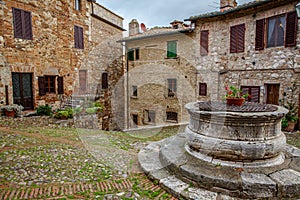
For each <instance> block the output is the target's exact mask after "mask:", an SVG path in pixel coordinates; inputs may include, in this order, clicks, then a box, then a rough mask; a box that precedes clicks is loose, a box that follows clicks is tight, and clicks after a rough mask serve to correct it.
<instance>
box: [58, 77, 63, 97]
mask: <svg viewBox="0 0 300 200" xmlns="http://www.w3.org/2000/svg"><path fill="white" fill-rule="evenodd" d="M57 93H58V94H64V77H62V76H59V77H57Z"/></svg>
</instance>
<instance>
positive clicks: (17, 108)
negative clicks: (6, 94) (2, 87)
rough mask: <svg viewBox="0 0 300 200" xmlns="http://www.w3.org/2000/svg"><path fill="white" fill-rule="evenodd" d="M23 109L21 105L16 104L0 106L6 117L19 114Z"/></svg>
mask: <svg viewBox="0 0 300 200" xmlns="http://www.w3.org/2000/svg"><path fill="white" fill-rule="evenodd" d="M23 109H24V107H23V106H21V105H17V104H12V105H5V106H1V107H0V110H1V112H3V113H4V115H5V116H7V117H15V116H20V115H21V112H22V110H23Z"/></svg>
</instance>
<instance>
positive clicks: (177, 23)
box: [170, 20, 183, 29]
mask: <svg viewBox="0 0 300 200" xmlns="http://www.w3.org/2000/svg"><path fill="white" fill-rule="evenodd" d="M170 24H171V25H172V28H173V29H180V28H183V22H182V21H178V20H174V21H173V22H171V23H170Z"/></svg>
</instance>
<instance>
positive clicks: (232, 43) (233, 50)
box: [230, 26, 237, 53]
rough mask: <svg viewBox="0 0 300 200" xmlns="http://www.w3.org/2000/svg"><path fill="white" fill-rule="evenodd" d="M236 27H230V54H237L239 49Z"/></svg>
mask: <svg viewBox="0 0 300 200" xmlns="http://www.w3.org/2000/svg"><path fill="white" fill-rule="evenodd" d="M236 32H237V31H236V26H232V27H230V53H236V52H237V49H236V46H237V41H236V38H237V34H236Z"/></svg>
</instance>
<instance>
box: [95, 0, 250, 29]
mask: <svg viewBox="0 0 300 200" xmlns="http://www.w3.org/2000/svg"><path fill="white" fill-rule="evenodd" d="M250 1H252V0H237V2H238V5H241V4H244V3H247V2H250ZM253 1H254V0H253ZM97 2H98V3H99V4H101V5H103V6H104V7H106V8H108V9H110V10H111V11H113V12H114V13H116V14H118V15H120V16H121V17H123V18H124V21H123V26H124V28H125V29H128V23H129V22H130V21H131V19H137V20H138V22H139V23H144V24H145V25H146V27H147V28H152V27H154V26H169V23H170V22H172V21H174V20H175V19H177V20H181V21H183V20H184V19H188V18H189V17H190V16H194V15H199V14H203V13H207V12H213V11H217V10H219V3H220V0H97ZM187 2H188V3H187Z"/></svg>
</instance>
